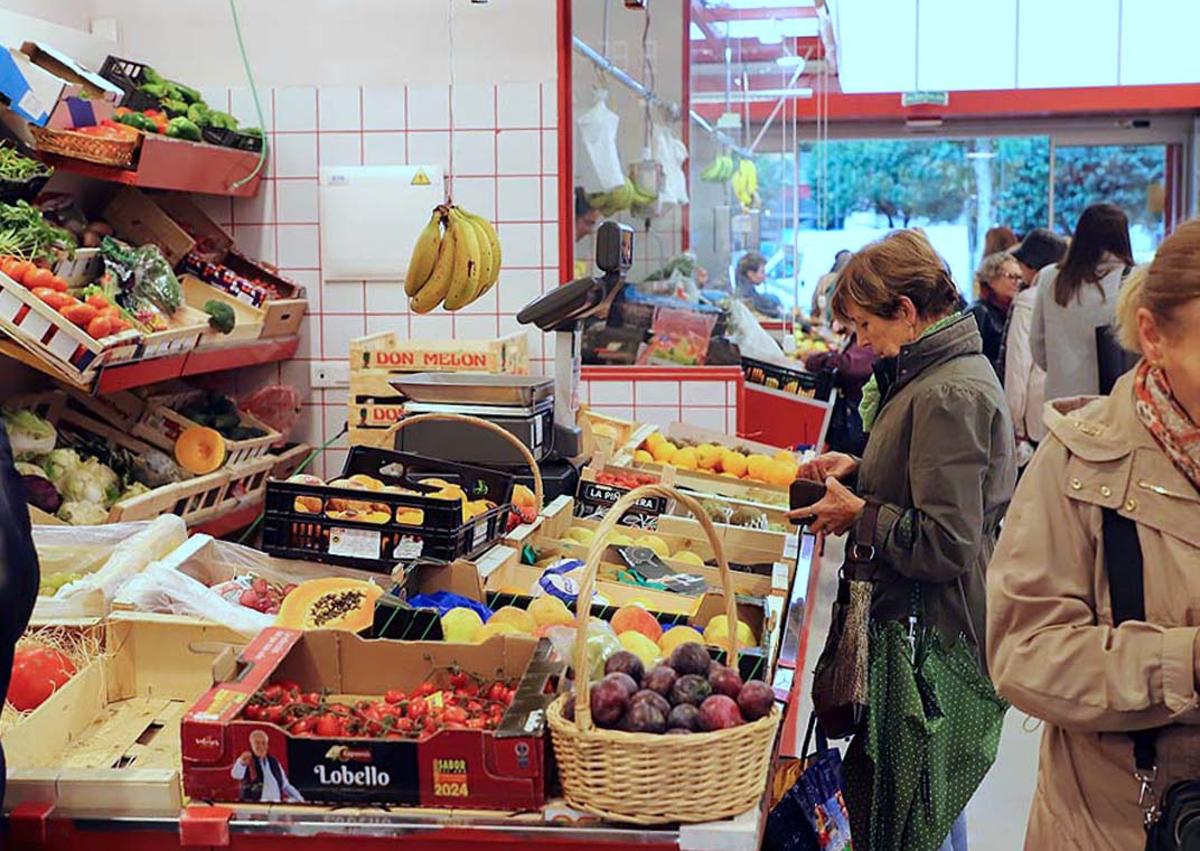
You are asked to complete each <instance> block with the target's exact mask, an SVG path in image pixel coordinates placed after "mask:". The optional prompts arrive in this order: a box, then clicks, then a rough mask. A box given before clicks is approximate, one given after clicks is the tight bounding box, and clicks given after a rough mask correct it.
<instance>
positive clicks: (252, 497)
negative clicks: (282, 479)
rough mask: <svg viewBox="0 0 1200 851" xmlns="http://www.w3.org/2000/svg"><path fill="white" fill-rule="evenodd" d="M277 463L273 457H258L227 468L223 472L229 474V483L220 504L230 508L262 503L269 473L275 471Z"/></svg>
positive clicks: (276, 458) (276, 459)
mask: <svg viewBox="0 0 1200 851" xmlns="http://www.w3.org/2000/svg"><path fill="white" fill-rule="evenodd" d="M278 461H279V459H278V457H276V456H275V455H260V456H259V457H257V458H251V459H250V460H249V461H243V462H242V463H240V464H232V465H229V466H227V467H226V468H225V471H226V472H227V473H229V483H228V484H227V485H226V486H225V493H224V494H222V496H221V502H222V504H224V505H227V506H228V507H230V508H232V507H235V506H237V505H239V504H244V503H250V502H260V501H262V498H263V495H264V494H265V493H266V492H267V479H268V478H270V477H271V471H272V470H274V469H275V465H276V463H278Z"/></svg>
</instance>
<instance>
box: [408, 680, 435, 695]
mask: <svg viewBox="0 0 1200 851" xmlns="http://www.w3.org/2000/svg"><path fill="white" fill-rule="evenodd" d="M435 691H437V686H435V685H434V684H433V683H421V684H420V685H419V686H417V687H416V688H415V689H414V690H413V695H414V696H416V697H429V695H431V694H433V693H434V692H435Z"/></svg>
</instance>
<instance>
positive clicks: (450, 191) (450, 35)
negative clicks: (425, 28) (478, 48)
mask: <svg viewBox="0 0 1200 851" xmlns="http://www.w3.org/2000/svg"><path fill="white" fill-rule="evenodd" d="M454 3H455V0H450V13H449V14H448V15H447V16H446V29H447V33H446V44H447V49H446V55H447V56H448V57H449V60H450V75H449V76H450V118H451V120H450V145H449V147H450V150H451V151H453V150H454V83H455V78H454V59H455V54H454ZM451 159H453V154H451ZM446 171H447V173H446V176H445V180H444V183H445V188H446V203H447V204H452V203H453V202H454V169H447V170H446Z"/></svg>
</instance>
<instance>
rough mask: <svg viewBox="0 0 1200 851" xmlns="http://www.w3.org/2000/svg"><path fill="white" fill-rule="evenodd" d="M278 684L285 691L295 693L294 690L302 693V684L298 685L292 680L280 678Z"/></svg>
mask: <svg viewBox="0 0 1200 851" xmlns="http://www.w3.org/2000/svg"><path fill="white" fill-rule="evenodd" d="M277 685H278V686H279V687H280V688H281V689H283V690H284V691H286V692H288V693H289V694H290V693H293V692H294V693H296V694H299V693H300V686H298V685H297V684H296V683H294V682H292V681H291V680H280V681H279V682H278V683H277Z"/></svg>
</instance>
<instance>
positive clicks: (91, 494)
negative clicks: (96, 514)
mask: <svg viewBox="0 0 1200 851" xmlns="http://www.w3.org/2000/svg"><path fill="white" fill-rule="evenodd" d="M59 492H60V493H62V495H63V499H65V500H67V501H68V502H90V503H92V504H93V505H95V506H97V507H99V508H102V509H103V508H107V507H108V506H110V505H112V504H113V502H115V501H116V499H117V497H118V496H120V494H121V480H120V479H119V478H118V477H117V474H116V473H114V472H113V471H112V470H111V469H110V468H108V467H106V466H105V465H103V464H101V463H100V462H99V461H98V460H96V459H95V458H89V459H87V460H86V461H84V462H83V463H82V464H80V465H79V466H78V467H76V468H75V469H73V470H71V471H69V472H68V473H67V474H66V476H65V478H64V479H63V482H62V484H61V485H60V486H59Z"/></svg>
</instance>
